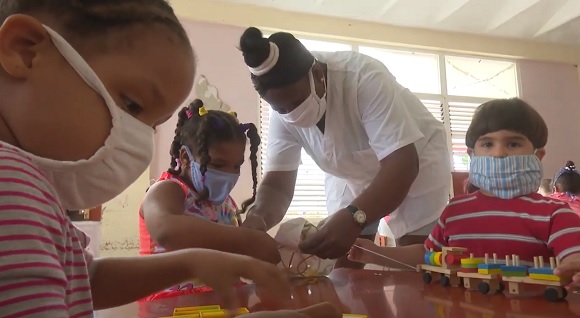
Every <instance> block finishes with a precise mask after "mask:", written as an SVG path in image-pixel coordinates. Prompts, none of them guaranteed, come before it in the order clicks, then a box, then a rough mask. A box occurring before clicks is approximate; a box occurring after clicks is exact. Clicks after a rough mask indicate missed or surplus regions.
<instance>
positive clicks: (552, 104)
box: [519, 61, 580, 178]
mask: <svg viewBox="0 0 580 318" xmlns="http://www.w3.org/2000/svg"><path fill="white" fill-rule="evenodd" d="M519 71H520V82H521V94H520V95H521V97H522V99H524V100H526V101H527V102H529V103H530V104H531V105H532V106H534V107H535V108H536V109H537V110H538V112H539V113H540V114H541V115H542V117H544V120H545V121H546V124H547V125H548V145H547V147H546V157H545V158H544V160H543V164H544V176H545V177H546V178H551V177H552V176H553V175H554V174H555V173H556V172H557V171H558V170H560V168H561V167H562V166H563V165H564V164H565V163H566V160H573V161H574V162H575V163H576V164H580V147H579V145H580V143H579V142H578V138H580V125H579V123H580V82H579V79H578V69H577V68H576V67H575V66H574V65H570V64H561V63H549V62H535V61H520V62H519Z"/></svg>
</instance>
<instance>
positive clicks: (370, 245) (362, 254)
mask: <svg viewBox="0 0 580 318" xmlns="http://www.w3.org/2000/svg"><path fill="white" fill-rule="evenodd" d="M358 246H360V247H362V248H364V249H366V250H369V251H373V252H376V253H380V251H379V247H378V246H377V245H376V244H375V243H374V242H372V241H369V240H365V239H360V238H359V239H357V240H356V242H354V245H353V246H352V247H351V248H350V251H349V252H348V259H349V260H351V261H353V262H359V263H364V264H369V263H373V260H374V259H375V258H376V255H374V254H372V253H370V252H367V251H365V250H362V249H360V248H358Z"/></svg>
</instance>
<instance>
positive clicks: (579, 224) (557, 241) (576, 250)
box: [548, 205, 580, 285]
mask: <svg viewBox="0 0 580 318" xmlns="http://www.w3.org/2000/svg"><path fill="white" fill-rule="evenodd" d="M548 248H550V249H552V250H553V252H554V255H555V256H556V257H557V258H559V259H560V266H558V268H557V269H556V270H555V274H556V275H561V276H564V277H570V278H572V280H573V283H574V284H575V285H580V274H578V272H580V217H579V216H578V214H576V213H575V212H574V211H573V210H572V209H570V207H569V206H568V205H566V206H565V207H562V208H560V209H559V210H557V211H555V212H554V213H553V214H552V218H551V220H550V237H549V238H548Z"/></svg>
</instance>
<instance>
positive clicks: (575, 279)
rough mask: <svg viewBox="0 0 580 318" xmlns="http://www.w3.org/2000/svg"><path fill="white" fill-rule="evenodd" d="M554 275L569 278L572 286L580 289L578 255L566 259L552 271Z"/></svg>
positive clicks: (579, 259) (579, 262)
mask: <svg viewBox="0 0 580 318" xmlns="http://www.w3.org/2000/svg"><path fill="white" fill-rule="evenodd" d="M554 274H556V275H558V276H562V277H571V279H572V286H574V287H580V254H574V255H570V256H568V257H566V258H565V259H564V260H563V261H562V264H560V266H558V267H557V268H556V269H555V270H554Z"/></svg>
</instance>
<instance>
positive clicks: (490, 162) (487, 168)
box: [469, 154, 542, 199]
mask: <svg viewBox="0 0 580 318" xmlns="http://www.w3.org/2000/svg"><path fill="white" fill-rule="evenodd" d="M541 181H542V163H541V162H540V159H539V158H538V157H537V156H536V155H535V154H534V155H521V156H507V157H480V156H473V157H472V158H471V166H470V169H469V182H471V183H472V184H473V185H475V186H476V187H478V188H480V189H482V190H485V191H487V192H489V193H491V194H493V195H494V196H496V197H498V198H501V199H512V198H516V197H519V196H523V195H527V194H530V193H533V192H536V191H538V188H539V187H540V183H541Z"/></svg>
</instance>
